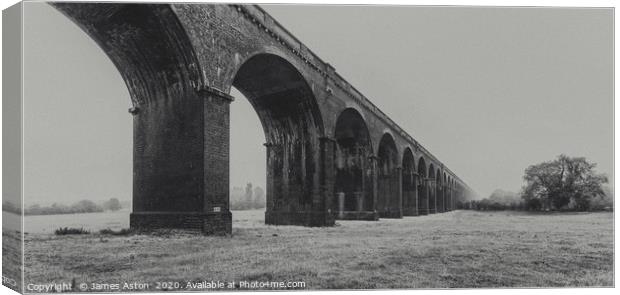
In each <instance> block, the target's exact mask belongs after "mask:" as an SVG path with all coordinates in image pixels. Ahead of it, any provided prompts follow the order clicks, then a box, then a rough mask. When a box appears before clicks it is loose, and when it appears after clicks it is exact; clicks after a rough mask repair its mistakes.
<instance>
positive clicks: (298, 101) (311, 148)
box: [233, 54, 323, 224]
mask: <svg viewBox="0 0 620 295" xmlns="http://www.w3.org/2000/svg"><path fill="white" fill-rule="evenodd" d="M233 86H234V87H235V88H237V89H238V90H239V91H240V92H241V93H243V95H244V96H245V97H246V98H248V100H249V101H250V103H251V104H252V106H253V107H254V109H255V110H256V112H257V114H258V117H259V119H260V121H261V123H262V125H263V130H264V132H265V138H266V140H267V142H266V143H265V146H266V152H267V210H266V212H265V222H266V223H267V224H298V223H300V222H302V223H303V222H304V220H306V219H307V220H310V219H311V218H310V217H308V216H305V215H306V213H305V212H312V211H314V209H315V208H314V207H313V206H314V203H315V201H316V198H317V197H318V196H319V195H320V192H319V190H318V185H317V184H318V183H316V182H315V180H316V179H318V175H317V173H318V172H319V169H318V163H319V160H320V159H319V158H318V157H319V145H320V143H319V137H320V136H321V135H322V134H323V120H322V118H321V115H320V112H319V108H318V105H317V102H316V98H315V97H314V94H313V92H312V89H310V86H309V85H308V83H307V81H306V80H305V78H304V77H303V76H302V75H301V74H300V72H299V71H298V70H297V69H296V68H295V67H294V66H293V65H292V64H291V63H289V62H288V61H287V60H285V59H284V58H282V57H280V56H277V55H274V54H257V55H254V56H253V57H252V58H250V59H248V60H247V61H245V63H244V64H243V65H242V66H241V67H240V68H239V70H238V71H237V73H236V76H235V78H234V81H233Z"/></svg>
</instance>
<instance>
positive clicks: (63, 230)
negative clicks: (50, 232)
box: [54, 227, 90, 236]
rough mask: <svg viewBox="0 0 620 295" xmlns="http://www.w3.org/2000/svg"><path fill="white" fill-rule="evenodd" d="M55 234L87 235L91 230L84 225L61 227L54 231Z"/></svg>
mask: <svg viewBox="0 0 620 295" xmlns="http://www.w3.org/2000/svg"><path fill="white" fill-rule="evenodd" d="M54 234H55V235H57V236H65V235H87V234H90V231H88V230H85V229H84V228H83V227H80V228H73V227H61V228H59V229H57V230H55V231H54Z"/></svg>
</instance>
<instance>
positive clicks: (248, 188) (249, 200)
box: [245, 182, 252, 206]
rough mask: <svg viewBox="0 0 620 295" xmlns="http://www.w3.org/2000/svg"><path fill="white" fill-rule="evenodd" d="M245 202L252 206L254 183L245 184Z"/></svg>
mask: <svg viewBox="0 0 620 295" xmlns="http://www.w3.org/2000/svg"><path fill="white" fill-rule="evenodd" d="M245 202H246V203H247V204H248V205H249V206H251V204H252V183H251V182H248V184H247V185H246V186H245Z"/></svg>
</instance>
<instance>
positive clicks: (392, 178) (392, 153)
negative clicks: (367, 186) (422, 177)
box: [377, 133, 402, 218]
mask: <svg viewBox="0 0 620 295" xmlns="http://www.w3.org/2000/svg"><path fill="white" fill-rule="evenodd" d="M377 158H378V159H377V168H378V172H379V173H378V175H377V192H378V196H377V209H378V210H379V215H380V217H385V218H400V217H402V208H401V202H402V201H401V200H400V193H399V190H400V181H399V178H400V176H401V175H400V171H398V169H397V168H398V167H397V165H398V150H397V148H396V143H395V142H394V139H393V138H392V136H391V135H390V134H387V133H386V134H384V135H383V137H381V141H380V142H379V151H378V153H377Z"/></svg>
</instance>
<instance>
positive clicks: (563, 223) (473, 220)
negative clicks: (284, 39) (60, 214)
mask: <svg viewBox="0 0 620 295" xmlns="http://www.w3.org/2000/svg"><path fill="white" fill-rule="evenodd" d="M233 216H234V221H233V227H234V230H233V235H232V236H231V237H205V236H199V235H193V234H188V233H180V232H173V233H160V234H157V235H132V236H103V235H99V234H90V235H80V236H54V235H50V234H27V235H26V241H25V250H26V251H25V252H26V253H25V254H26V257H25V268H26V272H25V275H26V284H27V283H46V282H52V281H54V282H56V283H58V282H71V280H75V282H77V283H81V282H86V283H93V282H96V283H122V282H134V281H135V282H148V283H150V288H151V289H150V290H151V291H153V286H154V285H155V284H156V283H155V282H158V281H178V282H180V283H181V284H180V285H181V286H182V287H185V283H186V282H187V281H203V280H207V281H211V280H214V281H217V280H219V281H224V282H230V281H236V282H239V281H289V282H290V281H303V282H305V284H306V285H305V288H306V289H327V288H339V289H341V288H342V289H368V288H469V287H551V286H553V287H560V286H612V285H613V283H614V282H613V214H612V213H579V214H577V213H572V214H571V213H553V214H543V213H539V214H530V213H523V212H476V211H454V212H449V213H444V214H435V215H430V216H422V217H406V218H404V219H382V220H380V221H378V222H370V221H338V222H337V226H335V227H331V228H304V227H297V226H267V225H264V224H262V220H263V219H262V218H263V217H262V216H263V213H262V212H259V211H248V212H234V213H233Z"/></svg>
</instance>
